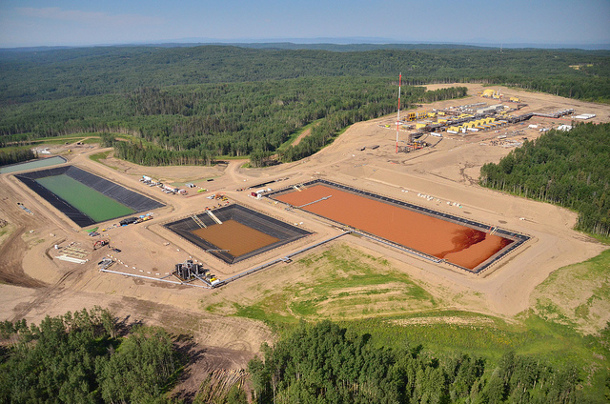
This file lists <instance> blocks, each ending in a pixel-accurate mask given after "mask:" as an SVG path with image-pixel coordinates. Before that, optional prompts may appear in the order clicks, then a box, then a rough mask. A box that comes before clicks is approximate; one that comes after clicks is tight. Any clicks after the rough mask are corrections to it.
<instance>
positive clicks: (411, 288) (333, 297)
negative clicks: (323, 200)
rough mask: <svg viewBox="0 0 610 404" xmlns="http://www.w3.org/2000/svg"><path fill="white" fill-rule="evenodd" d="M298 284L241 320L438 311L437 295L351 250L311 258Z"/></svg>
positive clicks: (247, 310)
mask: <svg viewBox="0 0 610 404" xmlns="http://www.w3.org/2000/svg"><path fill="white" fill-rule="evenodd" d="M292 265H293V266H296V267H297V268H298V269H297V268H293V269H292V270H293V271H297V272H302V273H303V275H304V276H303V278H302V279H305V280H301V281H299V282H293V283H287V284H285V286H284V287H283V288H282V289H281V290H279V291H278V290H273V291H271V290H268V291H267V292H266V293H263V295H262V296H261V298H260V299H258V300H257V301H255V302H254V303H253V304H251V305H248V306H245V305H239V307H238V308H237V315H238V316H243V317H249V318H253V319H257V320H262V321H265V322H267V323H274V322H283V323H289V324H296V323H297V322H298V321H300V320H308V321H317V320H322V319H327V318H329V319H337V318H339V319H352V318H361V317H362V316H363V315H365V316H388V315H396V314H397V313H408V312H413V311H416V310H429V309H432V308H434V307H436V306H437V303H436V302H435V300H434V298H433V296H432V295H430V294H429V293H428V292H427V291H426V290H425V289H423V288H422V287H420V286H419V285H418V284H416V283H415V282H414V281H413V280H411V278H410V277H409V276H408V275H406V274H404V273H401V272H398V271H396V270H394V269H393V268H391V266H390V265H389V264H388V262H387V261H386V260H385V259H380V258H376V257H373V256H370V255H367V254H364V253H362V252H359V251H357V250H354V249H351V248H349V247H347V246H346V245H337V246H334V247H332V248H330V249H328V250H326V251H323V252H322V253H321V254H319V253H318V254H309V255H307V256H306V257H304V258H303V259H301V260H299V261H297V262H295V263H294V264H292Z"/></svg>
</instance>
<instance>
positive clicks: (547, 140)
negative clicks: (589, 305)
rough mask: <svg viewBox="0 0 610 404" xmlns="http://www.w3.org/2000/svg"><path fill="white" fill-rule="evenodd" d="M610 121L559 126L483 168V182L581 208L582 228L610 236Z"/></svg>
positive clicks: (579, 223)
mask: <svg viewBox="0 0 610 404" xmlns="http://www.w3.org/2000/svg"><path fill="white" fill-rule="evenodd" d="M609 161H610V124H607V123H606V124H600V125H595V124H580V125H577V126H575V127H574V128H573V129H572V130H571V131H559V130H554V131H550V132H548V133H545V134H544V135H542V136H541V137H540V138H538V139H537V140H535V141H533V142H527V141H526V142H525V144H524V145H523V147H520V148H518V149H515V150H512V151H511V152H510V153H509V154H508V155H507V156H506V157H504V158H503V159H502V160H501V161H500V162H499V163H498V164H494V163H488V164H485V165H484V166H483V167H482V168H481V184H482V185H485V186H488V187H491V188H496V189H500V190H502V191H507V192H511V193H515V194H517V195H521V196H524V197H526V198H533V199H538V200H541V201H544V202H550V203H556V204H558V205H561V206H564V207H566V208H570V209H573V210H575V211H576V212H578V214H579V216H578V224H577V226H576V227H577V228H578V229H580V230H584V231H588V232H591V233H596V234H601V235H604V236H608V235H610V164H608V162H609Z"/></svg>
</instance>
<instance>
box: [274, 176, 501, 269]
mask: <svg viewBox="0 0 610 404" xmlns="http://www.w3.org/2000/svg"><path fill="white" fill-rule="evenodd" d="M329 195H332V197H330V198H329V199H326V200H323V201H320V202H316V203H314V204H311V205H308V206H305V207H304V208H302V209H304V210H306V211H308V212H312V213H316V214H318V215H320V216H324V217H326V218H329V219H331V220H334V221H336V222H339V223H343V224H345V225H348V226H351V227H353V228H356V229H358V230H362V231H364V232H366V233H370V234H374V235H376V236H379V237H382V238H384V239H386V240H389V241H392V242H394V243H397V244H400V245H403V246H405V247H408V248H411V249H413V250H417V251H420V252H423V253H425V254H428V255H432V256H434V257H437V258H440V259H445V260H447V261H449V262H451V263H453V264H456V265H459V266H461V267H464V268H467V269H471V270H473V269H475V268H476V267H477V266H478V265H479V264H481V263H482V262H483V261H485V260H487V259H488V258H489V257H491V256H492V255H494V254H495V253H496V252H498V251H500V250H501V249H502V248H504V247H505V246H507V245H508V244H510V243H512V240H509V239H506V238H504V237H500V236H497V235H493V234H488V233H485V232H483V231H480V230H476V229H473V228H470V227H467V226H463V225H460V224H457V223H453V222H449V221H446V220H442V219H439V218H437V217H433V216H428V215H425V214H423V213H418V212H414V211H411V210H408V209H405V208H401V207H399V206H396V205H391V204H388V203H385V202H382V201H378V200H374V199H369V198H366V197H364V196H360V195H356V194H352V193H350V192H346V191H342V190H340V189H337V188H332V187H329V186H326V185H314V186H311V187H309V188H305V189H303V190H302V192H298V191H294V192H290V193H286V194H283V195H280V196H277V197H275V199H277V200H279V201H282V202H286V203H289V204H291V205H293V206H301V205H304V204H306V203H309V202H313V201H315V200H318V199H320V198H323V197H326V196H329Z"/></svg>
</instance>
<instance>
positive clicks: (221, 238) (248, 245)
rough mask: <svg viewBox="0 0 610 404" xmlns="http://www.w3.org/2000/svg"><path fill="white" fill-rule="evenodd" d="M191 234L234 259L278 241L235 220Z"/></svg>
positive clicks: (194, 231)
mask: <svg viewBox="0 0 610 404" xmlns="http://www.w3.org/2000/svg"><path fill="white" fill-rule="evenodd" d="M191 233H193V234H195V235H196V236H198V237H200V238H202V239H204V240H206V241H208V242H210V243H212V244H214V245H215V246H216V247H218V248H220V249H222V250H228V253H229V254H231V255H232V256H234V257H240V256H242V255H244V254H247V253H249V252H252V251H254V250H258V249H259V248H263V247H266V246H268V245H269V244H273V243H275V242H277V241H279V239H278V238H276V237H273V236H270V235H268V234H265V233H263V232H261V231H258V230H256V229H253V228H251V227H248V226H246V225H244V224H241V223H239V222H237V221H235V220H226V221H224V222H223V223H222V224H215V225H213V226H208V227H207V228H202V229H197V230H193V231H192V232H191Z"/></svg>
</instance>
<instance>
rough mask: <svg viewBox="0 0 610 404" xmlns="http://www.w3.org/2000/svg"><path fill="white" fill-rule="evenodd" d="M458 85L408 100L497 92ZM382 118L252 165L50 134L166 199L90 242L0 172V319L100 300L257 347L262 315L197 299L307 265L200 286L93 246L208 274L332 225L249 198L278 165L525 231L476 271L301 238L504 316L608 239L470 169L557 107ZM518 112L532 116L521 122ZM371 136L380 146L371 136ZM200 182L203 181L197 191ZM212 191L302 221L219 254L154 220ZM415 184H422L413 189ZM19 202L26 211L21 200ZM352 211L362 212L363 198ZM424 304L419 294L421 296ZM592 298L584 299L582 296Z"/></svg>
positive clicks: (284, 179)
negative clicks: (168, 162)
mask: <svg viewBox="0 0 610 404" xmlns="http://www.w3.org/2000/svg"><path fill="white" fill-rule="evenodd" d="M459 85H462V84H459ZM466 86H467V87H468V88H469V93H470V94H473V95H471V96H469V97H467V98H465V99H461V100H450V101H443V102H439V103H435V104H433V105H425V106H422V107H421V108H419V109H418V110H428V111H431V110H432V109H434V108H437V109H438V108H445V107H448V106H459V105H465V104H473V103H478V102H487V103H488V104H495V103H498V102H499V101H496V100H487V99H485V98H482V97H480V96H478V95H476V94H478V93H480V92H482V90H483V87H482V86H480V85H466ZM430 87H431V88H438V87H439V86H430ZM493 88H494V89H498V90H499V91H500V92H501V93H503V94H504V95H505V97H507V96H518V97H519V98H521V100H522V102H523V103H525V104H527V107H525V108H524V109H523V110H522V111H523V112H527V111H530V112H531V111H555V110H560V109H565V108H574V109H575V112H576V113H578V114H583V113H594V114H596V115H597V116H596V117H595V118H593V119H592V120H591V121H593V122H608V121H610V107H608V106H604V105H598V104H592V103H586V102H579V101H575V100H570V99H565V98H561V97H555V96H551V95H546V94H539V93H530V92H524V91H518V90H514V89H508V88H502V87H498V86H496V87H493ZM392 122H394V124H395V117H394V115H392V116H388V117H384V118H380V119H376V120H372V121H367V122H361V123H358V124H355V125H353V126H352V127H350V128H349V129H348V130H346V131H345V132H344V133H343V134H342V135H341V136H340V137H339V138H338V139H336V140H335V141H334V142H333V144H331V145H330V146H328V147H326V148H324V149H323V150H322V151H321V152H319V153H317V154H315V155H313V156H311V157H308V158H306V159H304V160H302V161H298V162H295V163H291V164H283V165H279V166H275V167H270V168H264V169H245V168H242V165H243V163H244V162H245V161H243V160H241V161H239V160H232V161H230V162H229V163H228V164H221V165H218V166H215V167H141V166H137V165H135V164H131V163H127V162H123V161H119V160H117V159H114V158H112V157H111V158H107V159H105V160H102V161H101V162H102V163H103V164H100V163H97V162H94V161H92V160H90V159H89V156H90V155H91V154H95V153H99V152H100V151H108V150H109V149H99V148H97V147H90V146H84V147H80V148H78V147H73V146H69V147H70V148H71V152H68V146H53V147H51V151H52V152H55V153H59V154H61V155H63V156H64V157H66V158H67V159H68V163H67V164H71V165H74V166H77V167H81V168H83V169H86V170H88V171H90V172H92V173H94V174H96V175H99V176H101V177H103V178H106V179H108V180H111V181H114V182H116V183H119V184H121V185H123V186H124V187H126V188H129V189H132V190H134V191H137V192H139V193H141V194H144V195H147V196H150V197H152V198H154V199H156V200H159V201H161V202H163V203H164V204H165V205H166V206H165V207H163V208H160V209H156V210H155V211H154V212H153V213H154V219H153V220H151V221H147V222H144V223H141V224H137V225H129V226H126V227H115V226H113V225H114V224H116V223H115V222H113V221H109V222H104V223H100V224H99V231H101V230H102V229H104V230H106V231H104V232H101V236H100V238H103V239H108V240H110V246H111V247H113V248H118V249H120V250H121V252H113V251H112V250H110V249H109V248H108V247H103V248H101V249H98V250H95V251H94V250H93V242H94V241H96V240H98V239H99V238H94V237H90V236H88V235H87V234H86V233H85V232H84V231H83V229H81V228H80V227H79V226H77V225H76V224H75V223H73V222H72V221H70V220H69V219H67V218H66V217H65V216H64V215H62V214H61V213H60V212H59V211H57V210H56V209H55V208H53V207H52V206H51V205H50V204H49V203H47V202H46V201H44V200H42V199H41V198H39V197H38V196H37V195H35V194H34V193H33V192H32V191H31V190H29V189H26V188H25V187H24V186H23V184H21V183H20V182H19V181H18V180H16V179H15V177H14V176H13V175H12V174H2V175H0V186H1V187H2V190H3V191H2V195H1V199H0V218H3V219H6V220H7V221H8V222H9V223H10V226H12V227H11V233H10V235H8V236H5V237H4V238H3V240H4V241H3V242H2V245H1V246H0V257H2V259H0V280H1V282H2V284H0V294H1V295H2V296H3V298H2V305H0V320H4V319H17V318H26V319H27V320H28V321H29V322H38V321H40V320H41V319H42V318H44V316H46V315H51V316H54V315H59V314H63V313H65V312H66V311H68V310H72V311H74V310H80V309H82V308H84V307H87V308H90V307H92V306H94V305H100V306H102V307H109V308H110V309H112V310H113V312H114V313H115V314H116V315H117V317H119V318H120V319H125V318H130V319H134V320H138V321H139V320H141V321H144V322H146V323H150V324H155V325H156V324H160V325H163V326H164V327H167V328H168V329H170V331H172V332H175V333H177V334H181V333H187V334H191V335H192V336H193V339H194V341H195V342H196V343H197V344H199V346H200V347H201V348H203V349H205V350H206V351H207V352H213V350H214V349H218V351H216V352H218V355H220V357H221V359H222V360H221V359H219V362H218V363H225V362H224V361H225V360H226V356H227V355H228V356H229V357H230V358H231V360H230V361H229V362H231V361H232V362H231V363H232V365H231V366H235V368H236V369H238V368H241V367H245V366H246V362H247V360H248V358H250V357H251V356H252V355H253V354H255V353H257V352H258V351H259V347H260V344H261V343H262V342H264V341H272V339H273V334H272V332H271V331H270V330H269V329H268V327H267V326H265V325H264V324H263V323H262V322H258V321H253V320H248V319H244V318H238V317H230V316H226V315H225V314H232V313H234V312H235V309H234V308H232V307H228V306H222V305H219V306H217V307H216V309H215V310H211V311H210V310H204V309H203V307H209V306H210V304H213V303H221V302H222V301H223V299H224V298H229V297H235V296H237V297H239V302H240V304H244V305H247V304H250V303H252V302H254V301H256V299H258V298H259V297H260V295H261V294H262V293H264V291H273V290H282V288H283V286H284V284H285V282H286V281H287V280H290V281H291V282H292V283H298V282H299V279H302V280H303V281H305V280H306V278H305V277H306V276H316V275H315V272H313V273H308V272H303V271H301V272H299V273H292V272H291V266H290V265H291V264H290V263H279V264H275V265H273V266H271V267H269V268H268V269H265V270H263V271H260V272H258V273H256V274H252V275H249V276H248V277H246V278H243V279H240V280H237V281H235V282H232V283H229V284H228V285H227V286H225V287H222V288H220V289H216V290H208V289H202V288H194V287H189V286H186V285H172V284H167V283H161V282H156V281H153V280H147V279H143V278H134V277H129V276H125V275H114V274H105V273H101V272H99V271H98V266H97V263H98V261H100V259H101V258H103V257H106V256H109V255H113V256H114V258H115V259H117V258H118V259H120V260H121V262H122V263H121V264H118V263H117V264H116V265H115V266H113V268H114V269H120V270H121V271H123V272H125V273H130V274H136V275H138V274H139V275H146V276H149V277H153V278H154V277H164V276H166V274H168V275H167V276H169V273H171V271H172V270H173V269H174V265H175V264H176V263H180V262H183V261H184V260H185V259H189V258H194V259H197V260H198V261H200V262H203V263H204V265H205V267H206V268H208V269H210V271H211V272H212V273H214V274H215V275H216V276H218V277H219V278H220V279H225V278H227V277H230V276H232V275H235V274H237V273H240V272H242V271H246V270H249V269H251V268H253V267H256V266H258V265H262V264H265V263H267V262H269V261H272V260H275V259H277V258H279V257H284V256H286V255H288V254H291V253H293V252H295V251H297V250H300V249H305V248H308V247H312V246H315V245H316V244H317V243H320V242H322V241H324V240H327V239H329V238H331V237H334V236H338V235H340V234H342V232H343V231H342V229H339V228H337V227H336V226H333V225H332V223H331V222H329V221H328V220H325V219H324V218H320V217H317V216H314V215H312V214H310V213H308V212H304V211H300V210H291V211H287V210H286V209H285V205H282V204H281V203H276V202H274V201H272V200H269V199H268V198H261V199H255V198H252V197H251V196H250V192H251V191H252V190H247V188H248V187H250V186H251V185H255V184H259V183H262V182H267V181H272V180H280V179H281V181H279V182H277V184H270V185H267V186H268V187H271V188H278V187H281V188H283V187H287V186H292V185H295V184H300V183H303V182H306V181H310V180H312V179H316V178H323V179H328V180H329V181H335V182H338V183H341V184H345V185H349V186H351V187H354V188H357V189H363V190H366V191H369V192H374V193H376V194H379V195H386V196H388V197H391V198H393V199H397V200H401V201H405V202H408V203H411V204H416V205H420V206H423V207H427V208H429V209H434V210H436V211H439V212H446V213H449V214H451V215H456V216H459V217H464V218H468V219H471V220H474V221H477V222H479V223H482V224H486V225H489V226H490V227H492V226H501V227H502V228H504V229H507V230H511V231H514V232H518V233H521V234H525V235H528V236H530V237H531V239H530V240H529V241H528V242H526V243H525V244H523V245H522V246H520V247H519V248H517V249H516V250H515V251H513V252H511V253H510V254H509V255H508V256H506V257H504V258H503V259H502V260H500V261H499V262H497V263H496V264H494V265H493V266H492V267H490V268H489V269H488V270H486V271H485V272H483V273H482V274H479V275H474V274H471V273H467V272H466V271H463V270H457V269H455V268H453V267H451V266H449V265H447V264H434V263H432V262H429V261H425V260H421V259H418V258H417V257H414V256H412V255H408V254H405V253H404V252H402V251H400V250H397V249H392V248H390V247H388V246H385V245H382V244H379V243H375V242H372V241H370V240H367V239H364V238H358V237H355V236H351V235H347V236H344V237H341V238H340V239H338V240H337V241H332V242H330V245H328V244H326V245H324V246H323V247H315V248H313V249H311V250H309V252H308V254H312V253H313V254H314V255H315V254H320V253H321V252H322V251H324V249H325V248H330V247H332V246H334V245H337V244H343V243H344V244H347V245H349V246H350V248H354V249H356V250H359V251H363V252H365V253H366V254H368V255H371V256H375V257H382V258H383V259H384V260H387V261H388V262H390V263H391V265H392V267H393V268H395V269H396V270H397V271H399V272H400V273H401V274H404V275H405V276H407V277H408V278H409V279H412V280H413V281H414V282H417V284H420V285H425V286H426V290H428V291H430V293H431V294H432V295H442V296H445V297H446V296H454V297H455V298H454V300H453V303H452V308H455V309H461V310H468V311H473V312H480V313H486V314H491V315H495V316H501V317H504V318H509V317H511V316H514V315H516V314H518V313H520V312H522V311H524V310H526V309H528V308H529V307H530V305H531V304H532V303H531V299H530V297H531V294H532V291H533V290H534V288H535V287H536V286H537V285H539V284H540V283H542V282H543V281H544V280H545V279H547V277H548V276H549V274H551V273H552V272H553V271H555V270H557V269H558V268H560V267H563V266H565V265H570V264H575V263H578V262H582V261H584V260H586V259H589V258H591V257H593V256H595V255H598V254H599V253H600V252H601V251H603V250H604V249H606V248H607V247H605V246H603V245H601V244H600V243H598V242H596V241H595V240H593V239H590V238H589V237H587V236H585V235H583V234H581V233H578V232H576V231H574V230H572V227H573V226H574V224H575V223H576V214H575V213H573V212H570V211H568V210H567V209H562V208H559V207H556V206H552V205H548V204H544V203H540V202H534V201H530V200H526V199H523V198H518V197H514V196H510V195H505V194H502V193H500V192H496V191H492V190H489V189H485V188H482V187H480V186H478V185H477V183H476V181H477V178H478V175H479V170H480V167H481V166H482V165H483V164H485V163H487V162H497V161H499V160H500V159H501V158H502V157H503V156H505V155H506V154H507V153H508V152H509V151H510V150H511V149H512V147H509V146H510V145H507V144H506V143H503V142H499V141H498V136H501V135H506V138H508V139H515V140H521V139H522V138H523V137H526V138H528V139H535V138H537V137H538V136H540V134H541V133H540V131H539V129H541V128H550V127H557V126H558V125H559V124H564V123H570V120H566V119H548V118H542V117H534V118H532V119H531V120H530V121H527V123H526V124H524V125H513V126H507V127H503V128H499V129H497V130H495V131H489V132H477V133H474V134H464V135H460V134H457V135H445V136H444V137H443V138H436V139H432V140H433V141H432V140H431V138H430V139H428V140H429V141H430V142H431V143H433V144H434V147H429V148H425V149H422V150H417V151H414V152H411V153H395V137H396V131H395V125H394V126H393V125H390V126H391V127H390V128H387V127H386V125H388V124H389V123H392ZM530 124H533V125H538V127H537V128H530V127H529V125H530ZM406 136H407V132H402V131H401V133H400V137H401V140H405V139H406ZM375 145H377V146H379V147H377V148H373V146H375ZM113 167H114V168H113ZM142 175H147V176H151V177H153V178H158V179H162V180H163V181H165V182H176V183H183V182H193V183H194V184H195V185H196V186H197V187H200V188H195V189H193V190H189V194H188V195H185V196H183V195H168V194H165V193H163V192H162V191H161V190H160V189H159V188H157V187H149V186H147V185H146V184H143V183H142V182H140V181H139V179H140V178H141V177H142ZM209 179H213V181H208V180H209ZM202 188H205V189H206V191H202V192H197V190H198V189H202ZM219 193H222V194H223V195H225V196H227V197H228V198H229V201H231V202H238V203H239V204H241V205H244V206H247V207H249V208H251V209H254V210H256V211H258V212H261V213H263V214H265V215H268V216H270V217H273V218H276V219H278V220H281V221H283V222H286V223H289V224H291V225H297V226H298V227H299V228H302V229H304V230H306V231H308V232H311V233H313V234H312V235H310V236H307V237H303V238H301V239H299V240H297V241H294V242H291V243H289V244H287V245H284V246H281V247H278V248H277V249H274V250H271V251H267V252H264V253H262V254H260V255H257V256H256V257H252V258H248V259H246V260H244V261H241V262H239V263H236V264H234V265H232V266H231V265H228V264H226V263H225V262H223V261H222V260H220V259H218V258H216V257H214V256H212V255H211V254H209V253H206V252H205V251H204V250H202V249H201V248H198V247H196V246H194V245H193V244H192V243H190V242H188V241H187V240H185V239H183V238H181V237H179V236H178V235H176V234H174V233H172V232H171V231H169V230H167V229H165V228H164V227H163V224H166V223H169V222H171V221H174V220H177V219H179V218H184V217H187V216H191V215H193V214H195V213H197V212H202V211H203V210H205V209H206V208H213V207H217V205H218V204H219V202H218V200H215V199H208V198H207V197H208V196H211V195H214V194H219ZM418 194H420V195H426V196H429V197H431V198H422V197H421V196H418ZM18 202H19V203H23V205H24V206H25V207H27V208H28V209H29V210H30V211H31V212H32V214H30V213H27V212H26V211H25V210H24V209H22V208H20V207H19V206H18V205H17V203H18ZM454 203H455V204H454ZM362 214H363V215H366V213H365V212H363V213H362ZM236 237H238V236H236ZM70 243H76V244H74V245H77V246H80V248H82V249H83V250H86V251H87V254H88V256H87V258H88V259H89V261H88V262H86V263H85V264H83V265H79V264H76V263H71V262H65V261H60V260H58V259H57V258H56V257H57V256H58V255H60V252H61V249H62V248H64V247H66V246H68V245H69V244H70ZM55 245H58V248H59V250H56V249H55ZM298 258H300V257H297V258H296V259H298ZM376 262H380V261H371V268H372V269H374V268H375V265H382V264H376ZM384 265H385V264H384ZM119 267H120V268H119ZM299 277H302V278H299ZM396 285H399V284H396V283H394V284H392V285H389V286H388V287H387V289H388V291H387V293H388V295H391V294H393V293H398V291H399V289H400V288H398V287H396ZM309 292H310V291H309ZM309 292H307V293H309ZM265 293H271V292H265ZM338 293H346V294H348V295H349V294H350V293H356V292H355V291H353V290H351V289H345V290H341V291H340V292H338ZM583 293H586V291H583ZM341 296H343V295H341ZM312 297H313V296H312ZM338 298H339V295H337V296H334V295H333V296H330V298H329V304H328V307H323V306H320V307H319V312H321V313H325V312H328V313H334V311H333V310H334V308H333V307H334V306H332V305H333V304H335V303H333V302H335V301H336V300H337V299H338ZM575 300H576V299H575ZM430 304H431V303H427V302H426V303H425V304H424V303H421V307H422V308H425V309H429V308H430ZM405 306H406V304H405ZM591 310H592V311H593V310H597V309H596V308H595V307H593V308H592V309H591ZM366 315H370V314H366V313H363V312H362V311H360V312H358V313H356V312H350V318H352V317H357V316H361V317H362V316H366ZM331 317H332V316H331ZM221 366H224V365H221ZM193 383H195V384H196V382H193Z"/></svg>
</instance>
